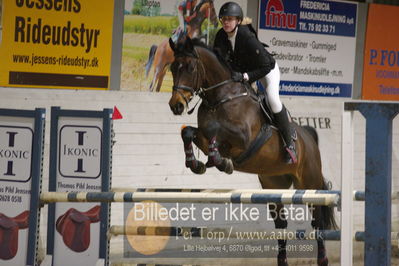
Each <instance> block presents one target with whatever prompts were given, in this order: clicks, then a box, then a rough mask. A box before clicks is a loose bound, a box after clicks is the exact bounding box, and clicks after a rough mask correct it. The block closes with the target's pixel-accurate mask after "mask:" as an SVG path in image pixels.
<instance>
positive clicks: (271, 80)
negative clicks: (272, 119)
mask: <svg viewBox="0 0 399 266" xmlns="http://www.w3.org/2000/svg"><path fill="white" fill-rule="evenodd" d="M260 82H261V83H262V86H263V87H264V88H265V90H266V92H267V99H268V100H269V104H270V108H271V109H272V111H273V113H278V112H280V111H281V110H282V109H283V104H282V103H281V100H280V94H279V91H280V69H279V67H278V64H277V62H276V65H275V66H274V68H273V69H272V70H271V71H270V72H269V73H268V74H267V75H266V76H265V77H263V78H261V79H260Z"/></svg>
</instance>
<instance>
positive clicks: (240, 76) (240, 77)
mask: <svg viewBox="0 0 399 266" xmlns="http://www.w3.org/2000/svg"><path fill="white" fill-rule="evenodd" d="M231 79H232V80H233V81H235V82H242V81H243V80H244V75H243V74H242V73H240V72H233V73H232V74H231Z"/></svg>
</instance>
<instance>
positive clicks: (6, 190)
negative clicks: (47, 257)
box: [0, 108, 45, 266]
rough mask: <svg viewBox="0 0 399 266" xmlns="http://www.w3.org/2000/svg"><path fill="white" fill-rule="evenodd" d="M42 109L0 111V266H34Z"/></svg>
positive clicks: (40, 169)
mask: <svg viewBox="0 0 399 266" xmlns="http://www.w3.org/2000/svg"><path fill="white" fill-rule="evenodd" d="M44 119H45V109H41V108H37V109H36V110H33V111H31V110H15V109H0V265H3V266H14V265H36V264H37V262H36V255H35V253H36V248H37V239H38V238H37V237H36V236H37V235H36V234H37V232H38V231H37V230H38V223H39V217H40V209H38V208H37V206H38V200H39V195H40V187H41V185H40V184H41V178H42V177H41V173H42V159H43V158H42V155H43V145H44V123H45V122H44Z"/></svg>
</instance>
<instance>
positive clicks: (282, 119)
mask: <svg viewBox="0 0 399 266" xmlns="http://www.w3.org/2000/svg"><path fill="white" fill-rule="evenodd" d="M274 115H275V117H276V122H277V127H278V129H279V130H280V132H281V135H282V136H283V139H284V142H285V149H286V151H287V153H286V156H285V162H286V163H287V164H293V163H296V162H297V157H296V151H295V143H294V140H293V138H292V135H293V132H292V128H291V125H290V122H289V120H288V114H287V109H285V106H284V105H283V109H282V110H281V111H280V112H278V113H276V114H274Z"/></svg>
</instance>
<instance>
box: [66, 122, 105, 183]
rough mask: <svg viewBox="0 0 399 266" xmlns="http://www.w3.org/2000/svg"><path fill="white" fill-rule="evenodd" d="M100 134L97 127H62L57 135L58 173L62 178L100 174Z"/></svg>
mask: <svg viewBox="0 0 399 266" xmlns="http://www.w3.org/2000/svg"><path fill="white" fill-rule="evenodd" d="M101 136H102V132H101V129H100V128H98V127H94V126H93V127H86V126H63V127H62V128H61V130H60V133H59V140H60V143H59V171H60V174H61V175H62V176H63V177H78V178H97V177H99V176H100V174H101V157H102V156H101V140H102V137H101Z"/></svg>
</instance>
